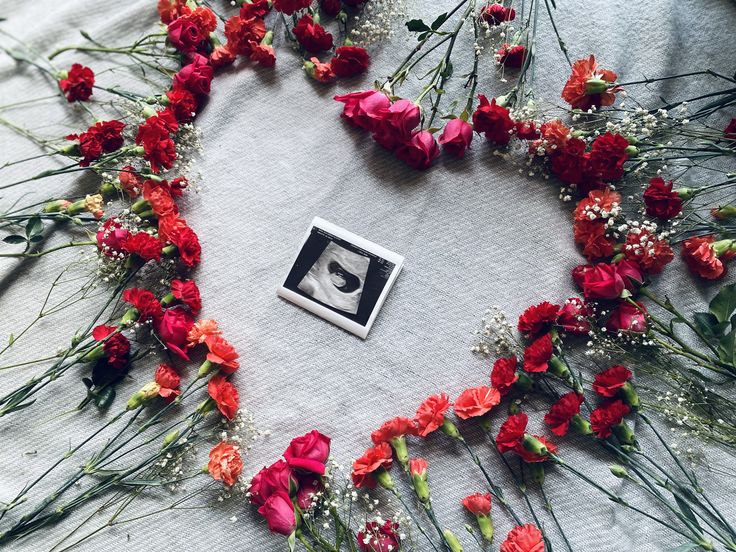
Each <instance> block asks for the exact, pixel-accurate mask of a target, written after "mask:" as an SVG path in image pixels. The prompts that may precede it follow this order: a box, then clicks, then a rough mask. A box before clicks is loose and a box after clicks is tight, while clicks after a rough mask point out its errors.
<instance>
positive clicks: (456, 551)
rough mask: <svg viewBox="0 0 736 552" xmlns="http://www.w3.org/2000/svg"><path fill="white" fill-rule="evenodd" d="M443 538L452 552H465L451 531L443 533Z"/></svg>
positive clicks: (446, 530)
mask: <svg viewBox="0 0 736 552" xmlns="http://www.w3.org/2000/svg"><path fill="white" fill-rule="evenodd" d="M442 536H443V537H444V539H445V543H447V546H449V547H450V551H451V552H463V545H462V544H460V541H459V540H457V537H456V536H455V534H454V533H453V532H452V531H450V530H449V529H445V530H444V531H442Z"/></svg>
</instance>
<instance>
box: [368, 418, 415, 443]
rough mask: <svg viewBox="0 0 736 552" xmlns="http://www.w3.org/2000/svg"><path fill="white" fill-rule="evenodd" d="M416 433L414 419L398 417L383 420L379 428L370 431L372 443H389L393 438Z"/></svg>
mask: <svg viewBox="0 0 736 552" xmlns="http://www.w3.org/2000/svg"><path fill="white" fill-rule="evenodd" d="M416 434H417V427H416V424H415V423H414V420H410V419H409V418H403V417H398V418H393V419H392V420H389V421H387V422H385V423H384V424H383V425H382V426H381V427H380V428H379V429H377V430H376V431H374V432H373V433H371V441H373V444H374V445H378V444H380V443H391V441H392V440H393V439H397V438H400V437H403V436H405V435H416Z"/></svg>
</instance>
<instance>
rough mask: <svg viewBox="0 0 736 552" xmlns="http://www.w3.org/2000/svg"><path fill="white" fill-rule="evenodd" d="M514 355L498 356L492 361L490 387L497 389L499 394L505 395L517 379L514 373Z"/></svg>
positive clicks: (515, 362)
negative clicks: (507, 356)
mask: <svg viewBox="0 0 736 552" xmlns="http://www.w3.org/2000/svg"><path fill="white" fill-rule="evenodd" d="M516 364H517V360H516V357H509V358H499V359H498V360H496V362H494V363H493V370H492V371H491V387H493V388H494V389H497V390H498V392H499V393H500V394H501V396H504V395H506V394H507V393H508V392H509V391H511V389H512V388H513V387H514V384H515V383H516V382H517V381H518V380H519V376H518V374H517V373H516Z"/></svg>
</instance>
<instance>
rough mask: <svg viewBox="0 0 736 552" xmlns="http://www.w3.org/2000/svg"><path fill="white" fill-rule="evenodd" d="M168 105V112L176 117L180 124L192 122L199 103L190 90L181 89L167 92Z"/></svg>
mask: <svg viewBox="0 0 736 552" xmlns="http://www.w3.org/2000/svg"><path fill="white" fill-rule="evenodd" d="M166 98H167V102H168V105H167V106H166V110H167V111H169V112H171V113H172V114H173V115H174V118H175V119H176V120H177V121H179V122H180V123H183V122H187V121H191V120H192V119H193V118H194V116H195V115H196V114H197V109H198V108H199V102H198V101H197V98H196V97H195V96H194V94H192V93H191V92H190V91H189V90H185V89H184V88H179V89H177V90H169V91H168V92H166Z"/></svg>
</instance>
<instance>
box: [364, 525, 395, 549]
mask: <svg viewBox="0 0 736 552" xmlns="http://www.w3.org/2000/svg"><path fill="white" fill-rule="evenodd" d="M358 548H360V550H361V552H393V551H398V550H400V549H401V539H400V538H399V524H398V523H396V522H395V521H391V520H386V521H384V522H383V525H379V524H378V522H376V521H369V522H367V523H366V524H365V526H364V527H363V528H362V529H361V530H360V531H358Z"/></svg>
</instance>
